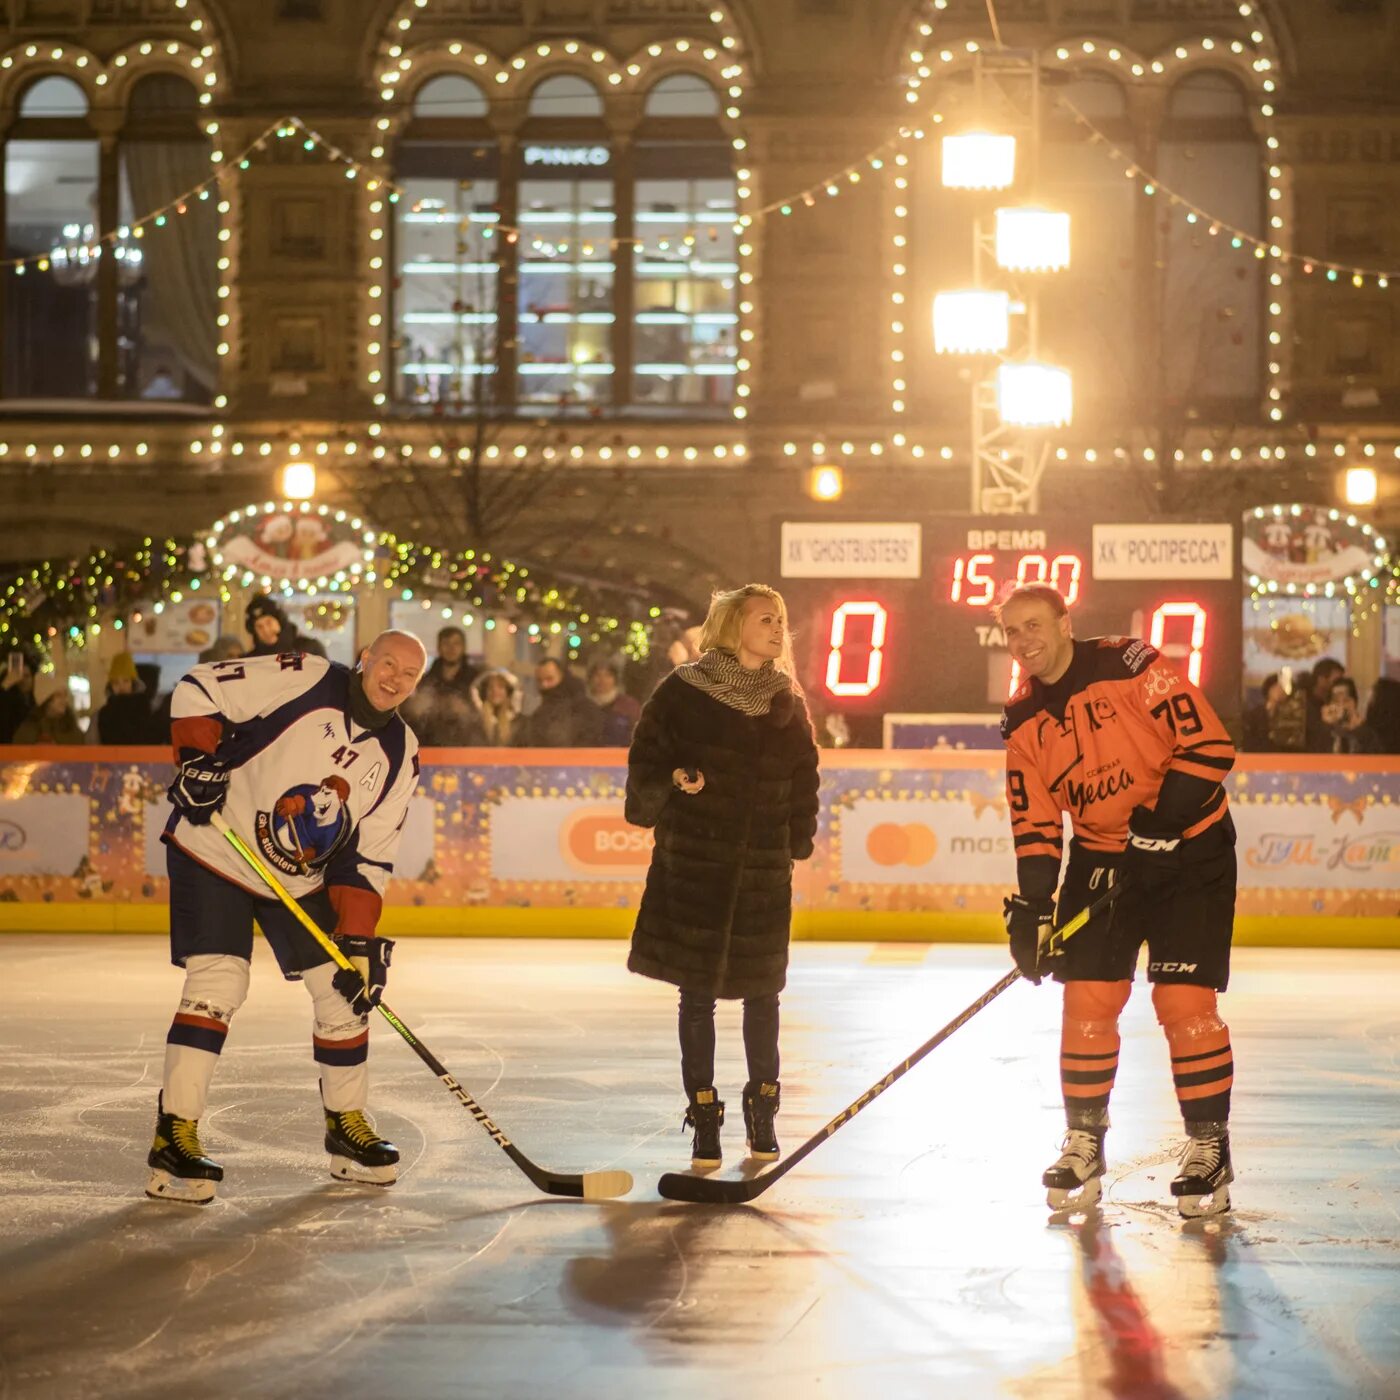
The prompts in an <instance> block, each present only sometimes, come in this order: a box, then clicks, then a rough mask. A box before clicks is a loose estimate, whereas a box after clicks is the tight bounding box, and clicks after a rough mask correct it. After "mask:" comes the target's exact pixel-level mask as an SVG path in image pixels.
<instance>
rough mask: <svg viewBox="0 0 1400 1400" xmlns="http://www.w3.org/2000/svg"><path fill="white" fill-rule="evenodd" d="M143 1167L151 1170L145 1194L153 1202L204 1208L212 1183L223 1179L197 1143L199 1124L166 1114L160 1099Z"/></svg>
mask: <svg viewBox="0 0 1400 1400" xmlns="http://www.w3.org/2000/svg"><path fill="white" fill-rule="evenodd" d="M146 1165H147V1166H148V1167H150V1169H151V1175H150V1177H149V1179H148V1180H147V1182H146V1194H147V1195H148V1196H149V1197H150V1198H151V1199H152V1200H153V1201H181V1202H183V1203H185V1204H186V1205H195V1206H207V1205H208V1204H209V1202H210V1201H212V1200H213V1199H214V1185H215V1183H216V1182H219V1181H222V1180H223V1179H224V1169H223V1168H222V1167H221V1166H220V1165H219V1164H218V1163H217V1162H215V1161H213V1160H212V1159H211V1158H209V1157H206V1156H205V1155H204V1149H203V1147H201V1146H200V1144H199V1123H198V1121H197V1120H195V1119H193V1118H177V1117H176V1116H175V1115H174V1114H173V1113H167V1112H166V1111H165V1103H164V1097H163V1096H162V1097H161V1098H158V1099H157V1100H156V1135H155V1140H154V1141H153V1142H152V1143H151V1150H150V1153H149V1154H148V1156H147V1157H146Z"/></svg>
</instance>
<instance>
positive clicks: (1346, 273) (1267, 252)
mask: <svg viewBox="0 0 1400 1400" xmlns="http://www.w3.org/2000/svg"><path fill="white" fill-rule="evenodd" d="M1056 100H1057V101H1058V102H1059V104H1060V105H1061V106H1062V107H1064V108H1065V109H1066V110H1067V111H1069V112H1070V113H1071V115H1072V116H1073V117H1074V119H1075V121H1077V122H1079V123H1080V124H1081V125H1082V126H1084V127H1086V128H1087V129H1088V130H1089V132H1090V133H1091V136H1090V140H1091V142H1092V143H1093V144H1096V145H1098V144H1102V145H1103V146H1104V148H1105V149H1106V150H1107V152H1108V154H1109V156H1110V157H1111V158H1112V159H1114V160H1119V161H1122V160H1128V161H1129V162H1130V163H1129V165H1128V167H1127V168H1126V169H1125V170H1124V171H1123V176H1124V178H1125V179H1126V180H1128V181H1130V182H1131V183H1133V184H1135V185H1139V186H1140V188H1141V192H1142V193H1143V194H1144V195H1147V196H1148V197H1149V198H1150V197H1153V196H1156V195H1159V194H1162V195H1165V196H1166V198H1167V203H1168V204H1170V205H1172V206H1179V207H1180V208H1182V209H1184V210H1185V211H1186V215H1185V217H1186V221H1187V223H1189V224H1204V225H1206V227H1207V229H1208V231H1209V233H1210V234H1211V236H1212V237H1216V236H1218V235H1221V234H1224V235H1226V241H1225V242H1224V243H1223V244H1222V246H1225V247H1233V248H1234V249H1235V250H1236V251H1239V250H1241V249H1246V248H1247V249H1248V250H1249V252H1250V254H1251V255H1252V256H1253V257H1255V258H1260V259H1262V258H1273V259H1275V260H1276V261H1279V262H1282V263H1285V264H1296V265H1297V266H1298V267H1301V268H1302V270H1303V272H1304V273H1305V274H1307V275H1308V276H1311V275H1312V274H1313V273H1315V272H1319V271H1320V272H1323V273H1325V274H1326V277H1327V280H1328V281H1329V282H1336V281H1338V280H1340V279H1341V278H1342V277H1345V278H1346V279H1347V280H1348V281H1349V282H1350V283H1351V285H1352V286H1353V287H1364V286H1365V285H1366V283H1367V282H1374V283H1375V284H1376V285H1377V286H1378V287H1379V288H1381V290H1382V291H1384V290H1387V289H1388V288H1389V286H1390V283H1391V280H1392V279H1397V278H1400V270H1397V269H1394V268H1386V269H1382V268H1375V267H1365V266H1361V267H1358V266H1354V265H1353V264H1350V263H1340V262H1334V261H1331V260H1330V259H1328V258H1323V257H1317V256H1315V255H1314V254H1310V253H1300V252H1296V251H1294V250H1292V249H1288V248H1284V247H1282V246H1280V245H1279V244H1278V243H1276V242H1272V241H1270V240H1268V239H1264V238H1259V237H1257V236H1256V235H1255V234H1252V233H1250V232H1248V230H1246V229H1242V228H1239V227H1237V226H1236V225H1234V224H1232V223H1230V221H1229V220H1228V219H1222V218H1220V217H1218V216H1217V215H1215V214H1212V213H1211V212H1210V210H1208V209H1204V208H1202V207H1201V206H1200V205H1199V204H1195V203H1193V202H1192V201H1191V200H1189V199H1188V198H1187V197H1186V196H1185V195H1184V194H1181V193H1180V192H1178V191H1177V190H1174V189H1172V187H1171V186H1170V185H1168V184H1167V183H1166V182H1165V181H1164V180H1161V179H1159V178H1158V177H1157V176H1156V175H1155V174H1153V173H1152V172H1151V171H1150V170H1148V169H1146V168H1145V167H1144V166H1142V165H1139V164H1138V163H1137V162H1135V161H1133V160H1132V158H1131V157H1130V156H1128V155H1127V154H1126V152H1124V151H1122V150H1121V149H1119V148H1118V147H1117V146H1115V145H1114V144H1113V142H1112V141H1111V140H1110V138H1109V137H1108V136H1106V135H1105V134H1104V133H1103V132H1102V131H1100V130H1099V128H1098V127H1097V126H1095V125H1094V123H1093V122H1092V121H1090V119H1089V118H1088V117H1086V116H1085V115H1084V113H1083V112H1081V111H1080V110H1079V109H1078V108H1077V107H1076V106H1075V105H1074V103H1072V102H1070V101H1069V100H1068V99H1067V98H1064V97H1060V98H1057V99H1056ZM1273 285H1275V286H1278V285H1279V283H1274V284H1273Z"/></svg>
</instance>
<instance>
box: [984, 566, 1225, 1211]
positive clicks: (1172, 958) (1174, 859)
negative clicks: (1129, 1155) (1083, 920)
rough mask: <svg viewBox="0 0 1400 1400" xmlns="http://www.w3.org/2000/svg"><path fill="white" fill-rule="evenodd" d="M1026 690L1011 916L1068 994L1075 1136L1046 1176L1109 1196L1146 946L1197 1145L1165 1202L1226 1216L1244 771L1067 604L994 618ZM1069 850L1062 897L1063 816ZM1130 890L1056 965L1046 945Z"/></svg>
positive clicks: (1010, 772) (1019, 716)
mask: <svg viewBox="0 0 1400 1400" xmlns="http://www.w3.org/2000/svg"><path fill="white" fill-rule="evenodd" d="M998 614H999V617H1000V621H1001V626H1002V630H1003V632H1004V633H1005V635H1006V645H1007V648H1008V650H1009V651H1010V652H1011V655H1012V656H1013V657H1014V658H1015V660H1016V661H1017V662H1018V663H1019V665H1020V667H1021V671H1022V674H1023V676H1024V677H1025V679H1024V681H1023V683H1022V684H1021V685H1020V686H1019V687H1018V689H1017V690H1016V693H1015V694H1014V695H1013V696H1012V697H1011V699H1010V701H1009V702H1008V704H1007V706H1006V709H1005V711H1004V713H1003V716H1002V738H1003V739H1004V740H1005V742H1006V792H1007V801H1008V804H1009V806H1010V811H1011V830H1012V836H1013V841H1014V845H1015V851H1016V874H1017V884H1018V887H1019V890H1018V893H1017V894H1016V895H1015V896H1014V897H1012V898H1011V899H1008V900H1007V901H1006V926H1007V932H1008V933H1009V935H1010V938H1011V953H1012V957H1013V958H1014V959H1015V961H1016V965H1017V966H1018V967H1019V968H1020V970H1021V972H1022V973H1023V974H1024V975H1025V976H1026V977H1027V978H1029V979H1030V980H1031V981H1033V982H1036V983H1039V981H1040V979H1041V976H1042V975H1043V974H1044V973H1047V972H1048V973H1049V974H1050V975H1051V976H1053V977H1054V979H1055V980H1056V981H1057V982H1060V983H1063V985H1064V989H1065V993H1064V1016H1063V1023H1062V1028H1061V1038H1060V1079H1061V1086H1062V1089H1063V1092H1064V1102H1065V1116H1066V1120H1067V1127H1068V1131H1067V1133H1066V1136H1065V1141H1064V1149H1063V1154H1062V1155H1061V1157H1060V1158H1059V1160H1058V1161H1057V1162H1056V1163H1055V1164H1054V1165H1053V1166H1051V1167H1050V1169H1049V1170H1048V1171H1047V1172H1046V1173H1045V1176H1044V1183H1045V1186H1046V1187H1047V1188H1048V1197H1047V1199H1048V1201H1049V1204H1050V1206H1051V1208H1052V1209H1055V1210H1064V1209H1082V1208H1084V1207H1087V1206H1090V1205H1092V1204H1093V1203H1094V1201H1096V1200H1097V1199H1098V1197H1099V1192H1100V1189H1101V1183H1100V1178H1101V1177H1102V1176H1103V1172H1104V1166H1105V1162H1104V1133H1105V1131H1106V1130H1107V1128H1108V1125H1109V1118H1108V1101H1109V1095H1110V1093H1111V1092H1112V1089H1113V1080H1114V1075H1115V1074H1116V1072H1117V1068H1118V1047H1119V1036H1118V1016H1119V1013H1120V1012H1121V1011H1122V1009H1123V1007H1124V1006H1125V1005H1126V1004H1127V1001H1128V994H1129V992H1130V991H1131V989H1132V980H1133V973H1134V970H1135V968H1136V966H1137V960H1138V952H1139V949H1140V948H1141V946H1142V944H1143V942H1144V941H1146V943H1147V948H1148V965H1147V977H1148V981H1149V982H1150V983H1151V984H1152V1002H1153V1005H1154V1007H1155V1009H1156V1012H1157V1019H1158V1021H1159V1022H1160V1023H1161V1026H1162V1029H1163V1031H1164V1032H1165V1033H1166V1038H1167V1044H1168V1046H1169V1048H1170V1051H1171V1059H1172V1074H1173V1076H1174V1079H1175V1084H1176V1094H1177V1099H1178V1101H1179V1103H1180V1106H1181V1113H1182V1118H1183V1119H1184V1121H1185V1124H1186V1131H1187V1134H1188V1137H1189V1139H1190V1140H1189V1142H1188V1144H1187V1149H1186V1152H1185V1154H1184V1155H1183V1158H1182V1170H1181V1173H1180V1175H1178V1176H1177V1177H1176V1179H1175V1180H1174V1181H1173V1182H1172V1188H1171V1189H1172V1194H1173V1196H1175V1197H1176V1198H1177V1204H1178V1206H1179V1208H1180V1210H1181V1213H1182V1214H1183V1215H1185V1216H1196V1215H1203V1214H1214V1213H1216V1212H1217V1211H1222V1210H1227V1209H1228V1208H1229V1205H1230V1194H1229V1189H1228V1188H1229V1183H1230V1182H1231V1181H1232V1180H1234V1172H1233V1169H1232V1167H1231V1162H1230V1136H1229V1115H1230V1086H1231V1083H1232V1081H1233V1073H1234V1066H1233V1058H1232V1054H1231V1049H1230V1032H1229V1029H1228V1028H1227V1027H1226V1025H1225V1023H1224V1021H1222V1020H1221V1019H1220V1015H1219V1011H1218V1009H1217V1006H1216V993H1217V992H1220V991H1224V990H1225V985H1226V983H1227V982H1228V980H1229V975H1230V937H1231V931H1232V926H1233V922H1234V910H1235V883H1236V872H1235V829H1234V823H1233V822H1232V821H1231V819H1230V811H1229V804H1228V802H1227V801H1226V797H1225V790H1224V787H1223V786H1222V783H1223V782H1224V779H1225V775H1226V774H1227V773H1228V772H1229V771H1230V769H1231V767H1232V766H1233V764H1234V761H1235V750H1234V746H1233V744H1232V743H1231V742H1230V737H1229V735H1228V734H1227V733H1226V732H1225V729H1224V726H1223V725H1222V724H1221V723H1220V720H1219V718H1218V717H1217V715H1216V714H1215V712H1214V710H1212V709H1211V706H1210V704H1209V702H1208V701H1207V700H1206V698H1205V696H1204V695H1202V694H1201V692H1200V691H1199V690H1198V689H1197V688H1196V687H1195V686H1194V685H1192V684H1191V683H1190V682H1189V681H1188V680H1186V679H1185V678H1183V677H1182V676H1180V675H1178V674H1177V672H1176V671H1175V670H1174V669H1173V667H1172V666H1171V665H1170V664H1169V663H1168V662H1167V661H1166V660H1164V659H1163V657H1162V656H1161V655H1160V654H1159V653H1158V652H1157V651H1156V650H1155V649H1154V648H1153V647H1151V646H1149V645H1148V644H1147V643H1146V642H1143V641H1139V640H1135V639H1132V638H1125V637H1098V638H1093V639H1091V640H1088V641H1077V640H1076V639H1075V638H1074V635H1073V632H1072V629H1071V625H1070V617H1069V612H1068V610H1067V608H1066V606H1065V602H1064V599H1063V598H1062V597H1061V596H1060V595H1059V594H1058V593H1057V592H1056V591H1055V590H1054V589H1053V588H1047V587H1043V586H1040V585H1031V586H1028V587H1023V588H1018V589H1016V590H1015V591H1014V592H1013V593H1011V594H1010V595H1009V596H1008V597H1007V599H1006V601H1005V602H1003V603H1002V605H1001V607H1000V608H999V610H998ZM1066 812H1067V813H1068V814H1069V818H1070V825H1071V829H1072V832H1073V837H1072V840H1071V842H1070V855H1069V863H1068V865H1067V867H1066V869H1065V876H1064V881H1063V883H1060V864H1061V856H1062V847H1063V837H1062V831H1063V814H1064V813H1066ZM1119 881H1122V885H1123V888H1122V892H1121V893H1120V894H1119V896H1118V898H1117V900H1116V901H1115V902H1114V904H1113V906H1112V908H1111V911H1110V912H1108V913H1105V914H1102V915H1096V916H1095V917H1094V918H1093V919H1092V920H1091V921H1090V922H1089V923H1088V924H1087V925H1086V926H1085V927H1084V928H1083V929H1081V930H1080V931H1079V932H1078V933H1076V934H1075V935H1074V937H1073V938H1071V939H1069V940H1068V941H1067V942H1066V943H1065V944H1064V945H1063V947H1062V949H1061V950H1060V951H1059V952H1057V953H1056V954H1055V955H1053V956H1051V957H1048V958H1046V959H1045V960H1044V962H1042V961H1041V959H1040V955H1039V945H1040V943H1041V942H1042V941H1043V940H1044V938H1045V937H1046V935H1047V934H1048V931H1049V926H1050V924H1051V923H1052V921H1054V920H1055V905H1056V897H1055V896H1056V885H1057V883H1059V885H1060V888H1059V920H1058V921H1059V922H1060V923H1063V922H1065V921H1066V920H1068V919H1069V918H1071V917H1073V915H1075V914H1077V913H1078V912H1079V911H1080V910H1081V909H1083V908H1085V907H1086V906H1087V905H1089V904H1091V903H1093V901H1094V900H1095V899H1097V898H1098V897H1099V896H1100V895H1101V894H1103V893H1104V892H1105V891H1106V890H1108V889H1109V888H1110V887H1111V886H1112V885H1114V884H1116V883H1117V882H1119Z"/></svg>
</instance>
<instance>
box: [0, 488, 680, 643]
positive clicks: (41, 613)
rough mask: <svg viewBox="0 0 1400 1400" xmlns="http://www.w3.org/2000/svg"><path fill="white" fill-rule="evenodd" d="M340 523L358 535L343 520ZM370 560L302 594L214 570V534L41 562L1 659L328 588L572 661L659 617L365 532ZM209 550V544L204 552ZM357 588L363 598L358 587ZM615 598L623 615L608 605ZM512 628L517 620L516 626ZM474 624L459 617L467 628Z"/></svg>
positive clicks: (272, 508) (7, 608)
mask: <svg viewBox="0 0 1400 1400" xmlns="http://www.w3.org/2000/svg"><path fill="white" fill-rule="evenodd" d="M308 510H310V511H311V512H313V513H315V514H317V515H323V516H324V515H326V514H328V513H332V512H331V511H330V508H329V507H308V504H307V503H305V502H301V503H296V504H293V503H290V502H275V501H269V502H265V503H263V504H262V505H260V506H249V507H247V508H246V509H245V510H243V511H240V512H233V513H230V515H229V516H228V517H227V518H226V519H225V520H224V521H221V522H219V524H220V526H223V527H227V526H228V525H231V524H236V523H237V520H236V519H235V517H240V518H242V519H244V520H246V519H247V518H249V517H250V516H253V517H258V516H265V515H269V514H276V513H282V512H285V513H287V514H288V515H298V514H304V513H307V511H308ZM333 514H336V515H341V516H344V517H345V522H346V523H347V524H349V525H350V526H351V528H352V529H355V528H357V525H356V523H355V522H354V521H353V520H351V518H350V515H349V512H345V511H339V512H333ZM358 528H361V529H362V532H363V543H364V545H365V555H366V557H365V558H364V559H362V561H361V563H360V564H359V565H357V566H353V567H350V568H347V569H345V570H339V571H335V572H334V573H333V574H328V575H327V576H326V578H325V579H324V580H322V579H317V580H313V581H308V582H307V583H306V584H305V585H303V586H302V587H300V588H299V587H298V586H297V584H296V583H295V582H293V581H292V580H291V579H289V578H278V577H276V576H274V575H272V574H267V575H260V574H258V573H255V572H250V571H248V570H247V569H246V568H243V567H240V566H239V565H238V564H236V563H230V562H229V561H227V560H225V561H222V562H219V548H218V545H219V541H220V539H221V537H222V534H223V533H224V531H223V530H221V529H220V528H219V527H215V529H214V530H211V532H210V534H209V536H207V537H202V538H200V539H197V540H193V541H183V542H182V541H177V540H172V539H167V540H164V541H161V542H160V544H159V545H157V544H156V543H155V542H154V541H153V540H152V539H150V538H147V539H145V540H144V541H143V542H142V544H141V545H140V546H139V547H136V548H133V549H131V550H125V551H124V550H106V549H101V550H96V551H94V552H93V553H92V554H91V555H89V556H88V557H87V558H86V559H84V560H69V561H48V562H45V563H42V564H39V565H35V566H33V567H31V568H29V569H27V570H23V571H21V572H19V573H17V574H15V575H12V576H11V577H10V578H9V580H8V582H7V583H6V584H5V586H4V588H3V591H0V649H3V648H6V647H10V646H31V647H34V648H36V649H38V650H39V651H41V652H45V653H47V652H48V651H50V650H51V649H52V648H53V647H55V646H59V645H72V646H77V647H83V646H85V645H87V643H88V642H89V641H90V640H92V639H94V638H96V637H98V636H100V635H101V633H102V631H103V628H104V626H110V627H111V628H112V630H113V631H115V632H123V631H125V630H127V629H128V628H129V626H130V625H131V624H132V623H135V622H140V621H141V620H142V616H143V612H144V610H145V609H146V608H147V607H149V608H150V610H151V612H152V613H154V614H156V615H159V614H160V613H162V612H163V611H164V610H165V608H166V607H167V606H168V605H169V604H172V603H174V604H178V603H181V602H183V601H184V600H185V599H186V598H187V597H189V596H194V595H198V594H200V593H201V591H202V592H203V593H204V594H206V595H208V596H211V597H212V596H213V595H214V594H216V593H217V594H218V596H219V599H220V601H221V602H222V603H224V604H228V603H229V602H230V601H231V599H232V596H233V594H232V588H233V587H234V586H238V585H240V584H241V586H243V587H258V586H262V587H265V588H266V589H267V591H269V592H271V593H275V594H278V595H279V596H281V597H282V598H284V599H286V600H289V601H290V600H293V599H294V598H295V597H296V596H297V594H298V592H302V593H305V592H308V591H311V590H312V589H317V588H322V587H323V588H324V589H325V591H327V592H330V593H342V594H345V595H346V596H348V595H350V594H351V593H353V592H357V591H362V590H363V588H365V587H372V586H378V587H380V588H382V589H384V590H385V591H386V592H387V593H389V594H390V595H391V596H396V597H397V598H398V599H399V600H400V601H404V602H408V601H412V600H413V599H414V598H415V597H418V596H419V595H420V594H427V595H428V597H429V600H430V602H435V603H436V605H438V606H442V605H443V604H444V603H445V602H446V603H449V604H450V607H449V608H448V611H447V612H445V613H444V616H449V615H452V614H453V613H455V612H456V611H457V610H459V609H462V608H474V609H477V610H480V611H483V612H487V613H491V614H493V615H492V616H490V617H487V618H486V619H485V623H484V625H485V627H486V629H487V630H488V631H490V630H494V629H495V627H496V626H497V624H498V620H499V622H500V625H502V626H505V627H507V628H508V630H510V631H512V632H514V631H516V630H517V627H518V626H521V627H524V629H525V631H526V633H527V634H528V635H529V636H530V637H532V638H537V639H539V640H541V641H543V640H544V639H546V638H547V637H550V636H560V635H564V634H568V641H569V645H570V648H571V649H572V650H575V651H576V650H577V648H578V646H580V645H582V640H583V638H584V637H585V636H586V637H588V639H589V640H590V641H593V642H603V641H616V640H617V639H618V638H619V637H625V638H626V646H627V647H629V648H635V647H636V646H637V645H638V641H637V639H638V637H639V636H643V637H644V634H645V633H646V631H647V630H648V629H649V628H650V626H651V624H652V623H653V622H654V621H655V620H656V619H657V618H659V617H660V615H661V608H660V607H659V606H656V605H649V604H646V603H643V602H641V601H640V599H639V598H638V596H637V595H636V594H635V593H633V592H632V591H630V590H628V589H625V588H621V587H610V586H607V585H599V586H597V587H596V588H594V589H592V590H591V591H590V590H587V589H585V588H584V587H582V586H579V585H563V584H559V585H554V584H551V583H550V582H549V581H548V580H546V579H542V578H540V577H538V576H537V571H536V570H533V569H532V568H530V567H528V566H525V565H522V564H519V563H517V562H515V561H513V560H509V559H501V558H498V557H496V556H494V555H493V554H492V553H491V552H490V551H489V550H485V551H478V550H472V549H468V550H464V551H462V552H461V553H456V554H454V553H452V552H450V551H444V550H440V549H435V548H433V547H432V546H428V545H419V544H414V543H412V542H409V541H401V540H397V539H395V538H394V536H392V535H389V534H386V533H382V532H373V531H368V530H363V522H359V526H358ZM210 540H213V541H214V543H212V544H211V543H209V541H210ZM356 584H358V586H359V587H358V589H357V588H355V587H353V585H356ZM609 597H612V598H614V599H616V600H617V601H618V602H619V603H625V604H626V605H627V606H626V608H625V609H623V608H621V607H618V606H616V605H615V604H609V603H608V602H607V599H608V598H609ZM514 619H519V621H518V622H517V621H516V620H514ZM474 620H475V614H474V613H471V612H466V613H463V614H462V622H463V624H464V625H470V624H471V623H472V622H473V621H474Z"/></svg>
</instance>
